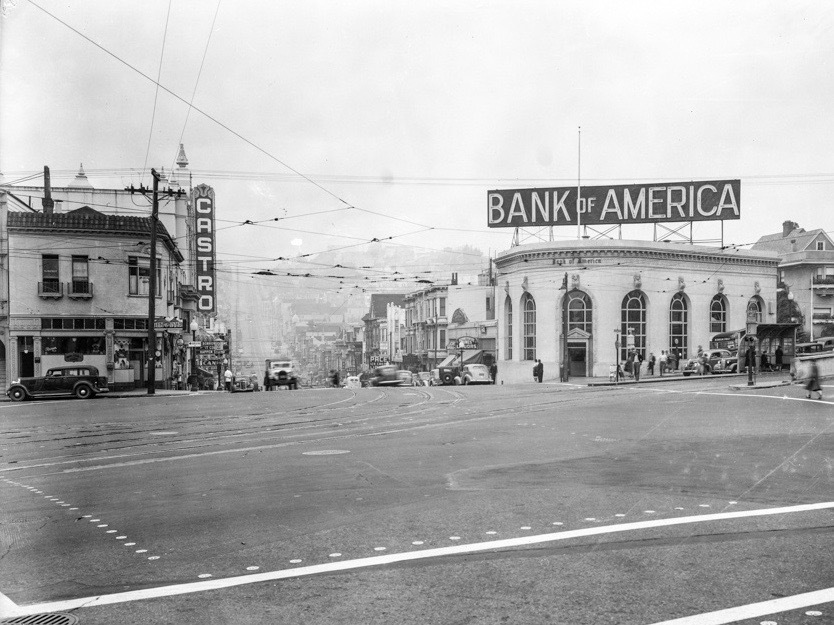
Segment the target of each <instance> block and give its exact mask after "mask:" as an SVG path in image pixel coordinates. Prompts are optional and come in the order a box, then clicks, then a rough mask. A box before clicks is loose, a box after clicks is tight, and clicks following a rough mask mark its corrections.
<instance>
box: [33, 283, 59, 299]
mask: <svg viewBox="0 0 834 625" xmlns="http://www.w3.org/2000/svg"><path fill="white" fill-rule="evenodd" d="M63 296H64V285H63V284H61V283H60V282H59V281H58V280H44V281H43V282H38V297H42V298H44V299H61V298H62V297H63Z"/></svg>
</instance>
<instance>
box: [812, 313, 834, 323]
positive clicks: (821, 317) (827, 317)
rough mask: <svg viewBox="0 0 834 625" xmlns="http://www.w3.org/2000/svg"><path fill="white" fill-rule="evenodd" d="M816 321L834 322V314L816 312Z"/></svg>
mask: <svg viewBox="0 0 834 625" xmlns="http://www.w3.org/2000/svg"><path fill="white" fill-rule="evenodd" d="M812 318H813V320H814V323H831V322H834V315H832V314H831V313H814V314H813V317H812Z"/></svg>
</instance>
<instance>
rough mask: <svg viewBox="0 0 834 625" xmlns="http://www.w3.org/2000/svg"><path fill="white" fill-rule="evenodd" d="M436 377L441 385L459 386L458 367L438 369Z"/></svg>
mask: <svg viewBox="0 0 834 625" xmlns="http://www.w3.org/2000/svg"><path fill="white" fill-rule="evenodd" d="M437 377H438V378H439V379H440V382H439V383H440V384H441V385H449V384H460V382H461V377H460V367H455V366H451V367H438V369H437Z"/></svg>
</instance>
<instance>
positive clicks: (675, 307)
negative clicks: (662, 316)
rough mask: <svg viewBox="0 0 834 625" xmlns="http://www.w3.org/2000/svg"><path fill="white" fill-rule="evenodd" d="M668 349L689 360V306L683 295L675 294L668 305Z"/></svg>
mask: <svg viewBox="0 0 834 625" xmlns="http://www.w3.org/2000/svg"><path fill="white" fill-rule="evenodd" d="M669 347H671V348H672V349H673V350H674V351H675V352H677V353H679V354H680V356H681V358H689V305H688V304H687V301H686V295H684V294H683V293H676V294H675V296H674V297H673V298H672V301H671V302H670V304H669Z"/></svg>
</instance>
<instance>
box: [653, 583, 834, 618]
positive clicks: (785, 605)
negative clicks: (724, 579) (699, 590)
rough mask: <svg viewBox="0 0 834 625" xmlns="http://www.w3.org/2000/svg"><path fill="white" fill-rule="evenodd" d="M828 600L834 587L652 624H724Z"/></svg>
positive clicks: (805, 606)
mask: <svg viewBox="0 0 834 625" xmlns="http://www.w3.org/2000/svg"><path fill="white" fill-rule="evenodd" d="M829 601H834V588H826V589H824V590H815V591H814V592H806V593H802V594H801V595H794V596H793V597H781V598H779V599H771V600H770V601H762V602H760V603H751V604H749V605H741V606H738V607H735V608H727V609H726V610H716V611H715V612H705V613H704V614H695V615H693V616H684V617H683V618H676V619H673V620H671V621H662V622H659V623H654V624H653V625H724V624H725V623H737V622H738V621H744V620H747V619H751V618H758V617H761V616H769V615H770V614H777V613H779V612H787V611H788V610H799V609H801V608H807V607H808V606H812V605H819V604H821V603H828V602H829Z"/></svg>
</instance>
